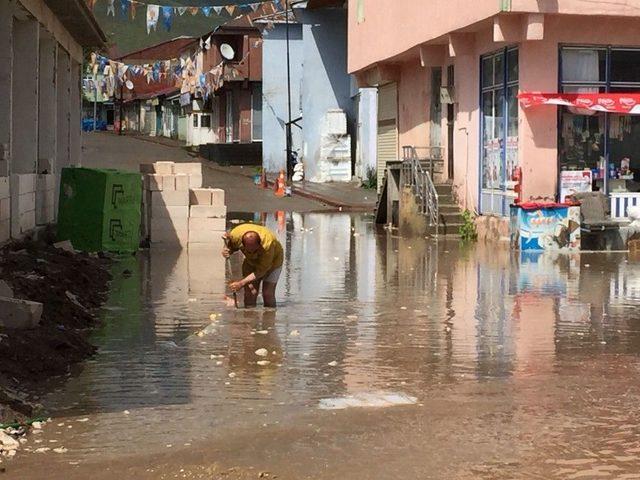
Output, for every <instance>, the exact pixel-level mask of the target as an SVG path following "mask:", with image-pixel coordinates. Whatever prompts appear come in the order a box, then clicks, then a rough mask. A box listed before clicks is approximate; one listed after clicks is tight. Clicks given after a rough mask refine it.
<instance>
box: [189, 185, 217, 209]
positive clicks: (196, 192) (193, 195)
mask: <svg viewBox="0 0 640 480" xmlns="http://www.w3.org/2000/svg"><path fill="white" fill-rule="evenodd" d="M211 200H212V195H211V189H209V188H194V189H192V190H189V204H190V205H211Z"/></svg>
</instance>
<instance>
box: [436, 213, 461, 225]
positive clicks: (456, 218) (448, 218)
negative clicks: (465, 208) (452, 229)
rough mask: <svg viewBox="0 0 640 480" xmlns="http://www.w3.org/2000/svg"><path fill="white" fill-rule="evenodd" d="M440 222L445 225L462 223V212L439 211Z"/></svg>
mask: <svg viewBox="0 0 640 480" xmlns="http://www.w3.org/2000/svg"><path fill="white" fill-rule="evenodd" d="M440 223H443V224H445V225H453V224H463V223H464V220H463V219H462V213H460V212H459V211H458V212H446V213H445V212H442V211H441V212H440Z"/></svg>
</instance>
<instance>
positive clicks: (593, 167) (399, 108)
mask: <svg viewBox="0 0 640 480" xmlns="http://www.w3.org/2000/svg"><path fill="white" fill-rule="evenodd" d="M639 29H640V0H620V1H616V2H610V1H601V0H501V1H498V0H478V1H475V2H472V1H469V0H430V1H429V2H425V1H424V0H349V71H350V73H353V74H355V75H356V78H357V79H358V83H359V86H361V87H364V86H377V87H378V90H379V102H378V103H379V108H378V113H379V116H378V152H379V154H378V155H379V158H378V165H379V168H384V164H385V162H387V161H391V160H395V159H397V158H399V157H400V156H401V152H402V146H404V145H413V146H418V147H425V146H432V147H441V148H442V151H443V152H444V154H443V157H444V162H443V163H444V168H443V173H442V174H441V178H436V179H435V180H436V181H437V182H438V181H440V182H451V183H452V185H453V188H454V192H455V194H456V196H457V198H458V201H459V203H460V204H461V205H463V206H467V207H468V208H469V209H475V210H477V211H478V212H480V213H482V214H491V213H494V214H497V215H506V214H508V206H509V204H510V203H512V202H513V200H514V198H515V197H516V193H515V191H514V186H515V184H516V182H515V181H514V175H515V173H516V171H517V169H518V167H520V169H521V171H522V199H523V200H525V201H526V200H529V199H535V198H537V197H551V198H559V196H560V190H561V186H562V185H561V182H564V180H561V179H565V178H566V177H568V176H569V175H567V174H563V173H562V172H566V171H581V172H589V173H588V175H591V177H592V182H591V184H589V183H588V182H587V184H586V186H585V187H584V188H590V189H594V190H600V191H606V192H607V193H610V194H620V193H624V194H626V192H637V191H639V190H640V183H637V182H640V117H637V116H632V115H625V114H617V113H609V112H605V111H600V112H599V111H595V110H593V109H592V110H587V109H583V108H577V107H572V106H564V105H560V106H558V105H544V106H533V107H530V108H526V109H525V108H523V106H522V105H521V103H520V101H519V100H518V95H519V94H521V93H524V92H545V93H580V94H589V95H588V96H589V97H591V98H593V95H592V94H607V93H612V94H613V93H618V94H619V93H624V94H626V95H625V97H627V96H628V97H630V98H631V100H630V101H638V102H639V103H640V97H636V96H634V95H635V94H640V35H639V34H638V32H639V31H640V30H639ZM605 96H606V95H605ZM596 100H597V98H596ZM603 110H605V109H603ZM394 157H395V158H394Z"/></svg>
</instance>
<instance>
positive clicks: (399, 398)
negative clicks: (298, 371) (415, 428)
mask: <svg viewBox="0 0 640 480" xmlns="http://www.w3.org/2000/svg"><path fill="white" fill-rule="evenodd" d="M417 401H418V399H417V398H416V397H411V396H409V395H405V394H404V393H384V392H379V393H358V394H355V395H349V396H347V397H336V398H323V399H321V400H320V403H319V405H318V406H319V408H320V409H321V410H343V409H345V408H384V407H397V406H399V405H413V404H415V403H417Z"/></svg>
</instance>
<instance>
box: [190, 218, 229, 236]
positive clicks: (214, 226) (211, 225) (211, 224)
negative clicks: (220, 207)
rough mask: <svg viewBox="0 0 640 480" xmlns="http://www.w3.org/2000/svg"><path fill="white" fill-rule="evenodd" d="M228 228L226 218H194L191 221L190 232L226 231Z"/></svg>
mask: <svg viewBox="0 0 640 480" xmlns="http://www.w3.org/2000/svg"><path fill="white" fill-rule="evenodd" d="M225 228H227V219H226V218H197V217H196V218H193V217H191V218H190V219H189V230H190V231H193V230H213V231H216V232H219V231H224V230H225Z"/></svg>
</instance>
